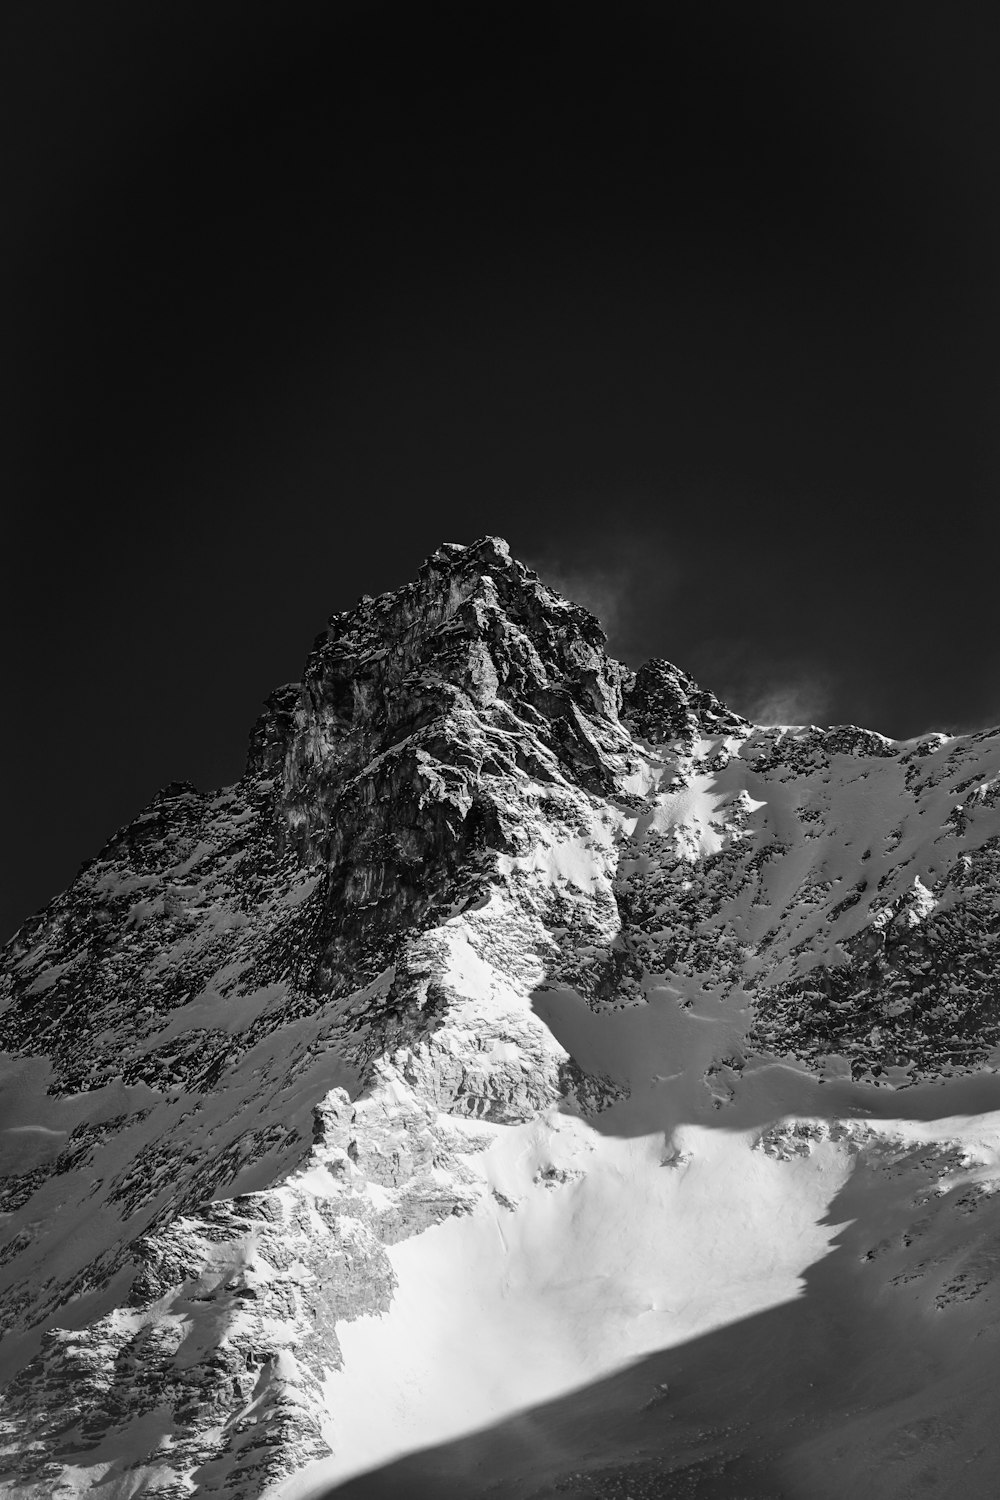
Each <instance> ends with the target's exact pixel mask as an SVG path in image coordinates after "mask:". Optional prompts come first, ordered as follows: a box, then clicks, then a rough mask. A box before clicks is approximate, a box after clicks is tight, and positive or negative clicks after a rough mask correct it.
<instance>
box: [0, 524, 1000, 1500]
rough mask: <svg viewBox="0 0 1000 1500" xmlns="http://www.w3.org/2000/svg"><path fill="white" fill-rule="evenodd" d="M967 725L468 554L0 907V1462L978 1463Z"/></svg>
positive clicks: (132, 1474)
mask: <svg viewBox="0 0 1000 1500" xmlns="http://www.w3.org/2000/svg"><path fill="white" fill-rule="evenodd" d="M998 897H1000V732H985V733H981V734H972V735H965V736H959V737H949V736H945V735H943V734H928V735H924V736H922V737H920V738H918V739H916V740H912V741H907V742H896V741H893V740H889V739H886V738H885V737H884V736H882V735H880V734H877V733H874V732H871V731H868V730H864V729H859V728H855V727H853V726H846V727H844V726H840V727H836V728H818V727H815V726H789V725H781V726H758V725H754V724H751V723H749V722H748V721H747V720H746V719H744V718H742V717H741V716H740V715H739V714H737V713H734V712H732V711H730V710H729V709H728V708H727V707H726V706H725V705H724V704H723V703H721V702H720V701H719V700H718V699H717V698H716V697H715V696H714V695H713V694H712V693H711V692H707V691H704V690H702V689H701V688H699V687H698V685H697V684H696V683H695V682H694V681H692V679H691V678H690V677H689V676H688V675H687V674H686V673H685V672H683V671H681V670H680V669H679V668H677V667H675V666H673V665H671V664H670V663H669V662H666V661H652V662H649V663H647V664H646V665H645V666H643V667H641V668H640V669H639V670H638V671H637V672H633V671H632V670H630V669H629V668H627V667H625V666H623V665H622V664H621V663H619V662H617V661H615V660H613V659H612V658H611V657H610V656H609V655H608V654H607V651H606V649H605V638H604V635H603V632H602V630H601V627H600V625H599V623H598V621H597V620H596V619H595V618H594V617H593V616H592V615H591V614H589V613H588V612H587V611H586V610H585V609H582V608H580V607H578V606H577V605H575V604H572V603H570V602H569V601H567V600H566V599H563V598H561V597H560V596H559V595H558V594H556V593H555V592H553V591H552V590H551V589H549V588H547V587H546V586H545V584H544V583H543V582H542V581H541V580H540V579H539V578H538V577H537V576H536V575H535V574H534V573H533V572H532V571H531V570H530V569H528V568H526V567H524V566H523V565H522V564H520V563H519V562H517V561H515V560H514V559H512V557H511V556H510V553H509V550H508V548H507V546H506V544H505V543H503V542H502V541H499V540H498V539H496V538H491V537H488V538H485V539H484V540H482V541H479V542H477V543H476V544H475V545H473V546H470V547H461V546H457V545H446V546H444V547H442V548H441V549H440V550H439V551H437V552H435V553H434V555H433V556H432V557H430V558H429V560H428V561H427V562H426V563H425V564H424V566H423V568H422V569H421V571H420V574H419V576H418V578H417V579H416V581H415V582H414V583H411V584H409V585H407V586H406V587H404V588H401V589H399V590H397V591H395V592H393V593H389V594H384V595H382V596H380V597H377V598H371V597H367V596H366V597H364V598H362V600H361V601H360V603H359V604H358V605H357V607H356V608H355V609H353V610H351V611H349V612H348V613H346V614H339V615H335V616H334V617H333V618H332V619H331V620H330V623H329V625H328V627H327V629H326V631H325V632H324V633H323V634H322V635H321V636H320V637H319V638H318V639H317V641H316V642H315V644H314V646H313V649H312V651H311V652H310V654H309V656H308V659H307V661H306V664H305V669H304V672H303V675H302V681H301V682H299V683H294V684H291V685H289V686H286V687H282V688H280V689H279V690H278V691H277V692H275V693H274V694H272V696H271V698H270V699H269V700H268V702H267V704H266V707H265V710H264V712H263V714H262V715H261V717H260V719H259V720H258V722H257V724H256V726H255V727H254V729H253V732H252V734H251V736H250V746H249V755H248V759H247V767H246V772H245V774H244V775H243V777H242V778H241V780H240V781H238V782H237V783H236V784H235V785H234V786H232V787H227V788H225V789H223V790H221V791H213V792H203V791H199V790H198V789H197V788H196V787H194V786H192V785H189V784H186V783H185V784H174V785H171V786H168V787H166V788H165V789H164V790H163V791H162V792H161V793H160V794H159V795H158V796H157V797H156V798H155V799H154V801H153V802H152V803H151V804H150V806H149V807H147V808H145V809H144V810H143V811H142V812H141V813H139V815H138V816H137V817H136V818H135V819H134V821H133V822H131V823H130V824H128V826H127V827H124V828H122V829H120V830H119V831H118V832H117V833H116V834H115V835H114V836H113V837H112V838H111V839H110V841H109V842H108V843H107V845H106V846H105V847H104V848H103V849H102V850H101V851H100V853H99V854H98V855H97V857H96V858H95V859H93V860H92V861H91V862H90V863H89V864H87V865H86V866H85V867H84V868H83V869H82V870H81V871H80V874H79V876H78V877H77V879H76V881H75V882H74V884H73V885H72V886H71V887H70V889H69V890H67V891H66V892H65V893H64V894H63V895H60V896H58V897H57V898H56V899H55V900H54V901H52V902H51V903H50V905H49V906H48V907H46V908H45V910H44V911H42V912H40V913H39V914H38V915H37V916H35V917H33V918H32V919H31V920H30V921H28V922H27V923H26V924H25V925H24V926H23V927H22V929H21V930H20V931H19V932H18V933H17V934H16V936H15V937H14V938H13V940H12V941H11V942H10V943H9V944H8V946H7V948H6V949H5V951H4V953H3V960H2V989H0V1047H2V1049H3V1051H2V1053H0V1069H2V1074H0V1076H2V1095H0V1153H2V1160H0V1327H2V1331H3V1338H2V1344H0V1379H2V1381H3V1385H2V1389H0V1455H2V1456H0V1476H2V1477H0V1494H3V1495H4V1496H9V1497H11V1500H48V1497H52V1496H77V1495H91V1494H92V1495H93V1496H94V1497H95V1500H131V1497H133V1496H146V1495H150V1496H152V1495H155V1496H158V1497H161V1500H166V1497H169V1500H181V1497H189V1496H191V1495H196V1496H205V1497H209V1496H226V1497H233V1500H258V1497H264V1496H267V1497H273V1500H306V1497H310V1496H312V1497H319V1496H326V1495H332V1494H333V1493H335V1492H336V1493H343V1494H344V1495H345V1496H357V1497H361V1496H368V1497H372V1500H374V1497H377V1496H381V1497H392V1496H399V1497H400V1500H402V1497H407V1500H409V1497H411V1496H422V1495H426V1496H432V1495H433V1496H434V1497H453V1500H467V1497H476V1496H480V1495H482V1496H487V1495H489V1496H494V1497H511V1500H513V1497H520V1500H539V1497H545V1496H556V1495H558V1496H573V1497H578V1500H586V1497H596V1500H604V1497H608V1500H610V1497H612V1496H624V1495H630V1496H633V1497H639V1496H660V1495H671V1496H674V1495H677V1496H694V1497H704V1500H722V1497H737V1496H741V1495H748V1496H757V1497H764V1496H778V1495H780V1496H783V1497H786V1500H840V1497H842V1496H843V1495H844V1494H847V1493H853V1494H856V1495H858V1496H879V1497H900V1500H902V1497H904V1496H913V1495H917V1494H920V1495H921V1496H928V1495H931V1496H952V1495H954V1496H957V1495H959V1494H961V1495H962V1497H963V1500H969V1497H978V1496H982V1497H986V1496H992V1495H993V1494H995V1485H996V1479H995V1476H996V1473H997V1472H998V1471H1000V1439H998V1437H997V1433H996V1430H995V1418H994V1414H993V1408H994V1406H995V1396H994V1391H995V1384H996V1380H997V1377H998V1375H1000V1077H998V1073H997V1059H998V1057H1000V971H998V964H997V944H998V939H1000V919H998Z"/></svg>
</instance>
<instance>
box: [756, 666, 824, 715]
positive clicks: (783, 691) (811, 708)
mask: <svg viewBox="0 0 1000 1500" xmlns="http://www.w3.org/2000/svg"><path fill="white" fill-rule="evenodd" d="M829 702H830V689H829V684H828V683H827V682H826V681H824V680H823V679H822V678H820V677H794V678H788V679H785V680H779V681H775V682H771V683H768V684H766V685H763V686H758V687H755V688H751V696H750V698H749V707H748V708H746V709H744V710H743V712H744V713H745V714H746V716H747V718H748V719H751V720H752V721H753V722H754V723H755V724H822V723H823V722H824V720H825V719H826V717H827V708H828V705H829Z"/></svg>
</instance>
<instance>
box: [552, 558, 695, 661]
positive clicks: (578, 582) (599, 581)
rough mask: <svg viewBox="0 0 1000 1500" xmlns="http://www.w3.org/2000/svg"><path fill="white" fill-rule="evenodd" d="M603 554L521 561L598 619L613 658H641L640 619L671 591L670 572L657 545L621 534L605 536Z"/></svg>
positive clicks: (671, 571)
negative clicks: (598, 555) (528, 564)
mask: <svg viewBox="0 0 1000 1500" xmlns="http://www.w3.org/2000/svg"><path fill="white" fill-rule="evenodd" d="M604 552H605V555H604V556H602V557H600V558H595V557H591V556H582V557H581V556H579V555H573V553H572V552H571V551H570V550H569V549H568V548H567V551H566V552H565V553H559V554H556V553H554V552H551V551H550V552H547V553H542V554H537V555H535V556H531V555H530V554H529V555H528V556H527V557H525V561H526V562H528V563H530V565H531V566H532V567H533V568H534V569H535V570H536V572H537V573H539V574H540V576H541V578H542V579H543V581H544V582H545V583H547V584H548V585H549V587H550V588H554V589H556V590H557V591H558V592H559V593H560V594H562V595H563V596H564V597H565V598H567V599H571V600H572V601H573V603H574V604H582V605H583V607H584V609H589V610H590V612H591V614H593V615H596V616H597V618H598V620H600V622H601V625H602V626H603V628H604V631H605V634H606V635H607V637H608V646H609V648H610V650H611V651H612V653H613V654H614V655H616V656H620V657H624V658H625V659H626V660H629V659H631V658H632V657H633V656H635V657H636V659H637V660H642V659H644V657H645V655H646V654H648V652H647V651H646V649H645V648H646V641H645V636H646V634H648V631H647V630H645V629H644V626H643V621H644V620H645V619H646V617H647V616H648V615H649V614H650V613H651V611H654V612H655V610H656V609H658V608H659V607H660V606H661V605H662V601H663V598H664V595H665V594H667V593H669V592H670V591H671V590H672V588H673V581H674V568H673V566H672V564H670V563H669V562H667V561H665V559H664V557H663V554H662V550H661V548H660V547H656V548H654V547H652V546H650V545H649V543H648V539H644V538H643V537H641V536H633V535H631V534H629V533H627V532H625V531H624V530H619V531H616V532H615V533H614V534H613V535H610V536H608V537H606V538H605V548H604ZM654 601H655V602H654Z"/></svg>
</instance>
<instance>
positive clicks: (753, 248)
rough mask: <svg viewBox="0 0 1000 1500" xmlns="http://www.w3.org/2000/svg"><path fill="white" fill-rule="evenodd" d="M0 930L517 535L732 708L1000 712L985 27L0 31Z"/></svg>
mask: <svg viewBox="0 0 1000 1500" xmlns="http://www.w3.org/2000/svg"><path fill="white" fill-rule="evenodd" d="M0 56H2V58H3V63H2V69H3V74H4V76H3V77H2V79H0V112H2V124H0V153H2V158H0V171H2V182H3V197H2V203H3V214H2V219H0V225H2V232H0V255H2V259H3V263H4V264H3V271H4V286H5V288H6V294H5V297H4V304H3V307H4V324H3V329H2V338H0V367H2V370H3V392H2V406H0V410H2V422H3V428H4V430H3V434H2V443H0V464H2V470H3V473H2V493H3V495H4V496H5V501H6V504H5V509H6V513H7V525H6V540H7V548H6V556H5V561H6V567H5V569H4V575H5V582H4V588H3V591H2V597H3V609H4V611H5V615H6V619H5V625H4V632H3V642H4V656H5V659H4V688H5V699H6V708H7V712H6V716H5V719H6V724H5V730H4V733H3V737H2V742H3V751H4V758H5V761H6V765H5V767H4V778H3V783H2V784H3V788H4V795H5V799H6V818H5V849H6V856H7V858H6V861H5V869H6V872H5V876H4V890H3V911H2V932H0V935H2V934H5V933H6V932H9V931H10V930H11V929H12V928H13V926H14V925H15V924H16V922H17V921H18V920H20V919H21V918H22V917H23V916H24V915H26V914H27V913H28V912H29V911H30V910H32V909H34V908H35V907H37V906H39V905H40V904H42V903H43V902H44V901H45V900H47V899H48V898H49V897H50V896H51V895H53V894H54V893H55V892H56V891H58V890H59V889H60V888H62V887H63V886H64V885H65V884H66V883H67V882H68V881H69V880H70V879H71V878H72V876H73V874H74V872H75V870H76V867H77V865H78V863H79V862H80V861H81V860H82V859H84V858H86V857H87V856H89V855H91V854H93V853H94V852H96V850H97V848H98V847H99V845H100V844H101V842H102V841H103V840H104V839H105V838H106V837H107V835H108V834H109V833H110V832H111V831H112V830H113V829H114V828H115V827H116V826H117V825H118V824H120V823H122V822H124V821H126V820H127V819H128V818H130V817H131V816H132V815H133V814H134V813H135V812H136V811H137V810H138V809H139V808H140V806H141V805H142V804H143V803H144V802H146V801H147V800H148V799H149V797H150V796H151V795H152V794H153V793H154V792H155V790H156V789H157V787H158V786H160V785H161V784H163V783H164V782H166V781H169V780H173V779H182V778H189V779H191V780H193V781H195V782H197V783H198V784H200V785H203V786H212V785H217V784H219V783H222V782H224V781H226V780H228V779H232V778H233V777H235V776H236V775H237V774H238V773H239V770H240V768H241V763H242V756H243V749H244V745H245V739H246V733H247V731H248V729H249V727H250V724H251V723H252V721H253V719H254V718H255V716H256V714H257V711H258V705H259V702H260V700H261V699H262V698H263V697H264V696H265V694H266V693H267V692H268V691H269V690H270V689H271V687H272V686H274V685H276V684H277V683H278V682H281V681H285V680H288V679H290V678H294V677H296V676H297V675H298V672H299V669H300V666H301V663H302V661H303V659H304V656H305V654H306V651H307V650H308V648H309V645H310V643H311V641H312V638H313V636H314V635H315V633H316V631H317V630H318V629H320V628H321V626H322V624H323V622H324V620H325V618H326V616H327V615H328V614H329V613H330V612H331V611H333V610H335V609H342V608H346V607H349V606H350V605H351V604H352V603H353V602H354V601H355V600H356V598H357V596H358V595H359V594H360V593H362V592H369V593H375V592H379V591H380V590H382V589H386V588H391V587H394V586H396V585H398V584H400V583H403V582H405V581H406V580H407V579H409V578H410V577H412V576H413V574H414V572H415V570H416V568H417V567H418V565H419V563H420V561H421V560H422V558H423V557H424V556H425V555H426V554H427V553H428V552H430V551H431V550H433V548H434V547H435V546H436V545H437V544H438V543H439V542H441V541H443V540H455V541H470V540H472V539H473V538H475V537H476V536H478V535H481V534H482V533H484V532H487V531H491V532H498V533H500V534H502V535H505V536H506V537H507V538H508V539H509V540H510V542H511V544H512V546H513V547H514V549H515V552H516V553H517V554H518V555H520V556H522V557H523V558H525V559H526V560H527V561H530V562H531V563H533V564H534V565H535V566H537V567H539V568H540V569H541V570H542V571H543V572H547V573H548V574H549V575H550V576H551V577H553V578H554V579H555V580H556V581H557V582H562V583H563V584H564V585H565V586H566V587H567V588H568V589H570V590H571V591H575V592H576V594H577V596H578V597H581V598H582V600H583V602H586V603H590V604H591V605H592V606H594V605H598V606H599V607H600V608H602V609H603V610H604V612H605V613H606V615H607V617H608V618H607V623H608V624H609V625H610V627H611V644H612V648H613V649H614V650H616V651H617V653H618V654H619V655H621V656H623V657H624V658H625V659H626V660H628V661H631V662H633V663H634V664H635V663H638V662H639V661H640V660H642V659H643V658H645V657H646V656H649V655H664V656H668V657H670V658H672V659H673V660H675V661H677V662H679V663H680V664H681V665H683V666H685V667H686V668H688V669H689V670H691V671H693V672H694V673H695V674H696V675H697V676H699V677H700V678H701V679H702V680H703V681H704V682H705V683H706V684H707V685H709V686H712V687H714V688H715V689H716V690H717V691H720V692H721V693H723V694H724V695H727V696H728V697H729V698H730V700H731V702H732V703H733V704H734V706H736V707H738V708H741V709H743V710H745V711H750V712H753V711H755V710H756V711H758V712H759V713H761V714H765V713H771V714H774V715H775V716H787V717H799V716H802V717H805V718H813V719H819V720H822V721H830V722H837V721H841V720H854V721H858V722H862V723H866V724H869V725H871V726H872V727H874V728H878V729H881V730H883V731H885V732H887V733H890V734H894V735H899V736H905V735H911V734H916V733H919V732H921V731H923V730H926V729H928V728H932V727H933V728H946V729H947V728H960V727H976V726H981V725H983V724H985V723H988V722H990V721H995V720H998V719H1000V682H998V671H997V655H998V649H997V640H998V631H997V627H996V592H997V591H996V587H995V575H996V567H997V543H998V540H1000V538H998V529H1000V528H998V515H1000V507H998V506H997V503H996V492H997V482H998V476H1000V442H998V437H1000V405H998V403H1000V369H998V360H1000V89H998V87H997V77H998V75H1000V10H998V8H997V7H996V6H995V5H991V4H985V3H984V4H982V5H975V4H969V5H963V6H948V5H942V4H940V3H935V4H933V5H931V4H922V3H912V0H910V3H906V4H903V3H893V4H888V5H880V4H879V3H877V0H866V3H864V4H858V5H849V4H848V5H830V4H829V3H828V0H823V3H822V4H814V3H811V0H792V3H789V4H759V5H758V4H753V3H749V4H748V3H746V0H743V3H739V4H726V3H716V4H712V5H696V4H695V5H673V4H668V3H666V0H663V3H658V4H647V5H642V4H630V3H628V0H615V3H608V4H605V5H600V6H588V5H586V4H583V3H581V0H572V3H566V4H561V3H557V4H552V3H546V0H532V3H530V4H527V5H518V4H515V3H510V0H507V3H503V4H496V5H493V4H488V3H476V0H460V3H455V4H447V5H446V4H436V3H433V0H427V3H423V4H407V5H399V6H396V5H386V4H378V3H374V0H372V3H353V4H352V3H349V0H335V3H334V0H323V3H321V4H315V5H310V4H300V3H295V0H281V3H279V4H275V3H269V4H267V5H257V4H254V3H252V0H238V3H231V0H211V3H209V4H206V3H205V0H198V3H197V4H191V3H188V0H169V3H159V0H142V3H141V4H136V3H135V0H125V3H121V4H115V3H102V0H98V3H95V4H92V5H79V4H75V3H73V4H70V3H58V0H53V3H44V4H40V3H38V0H27V3H21V4H17V3H14V0H7V5H6V6H5V7H4V19H3V22H2V35H0Z"/></svg>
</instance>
